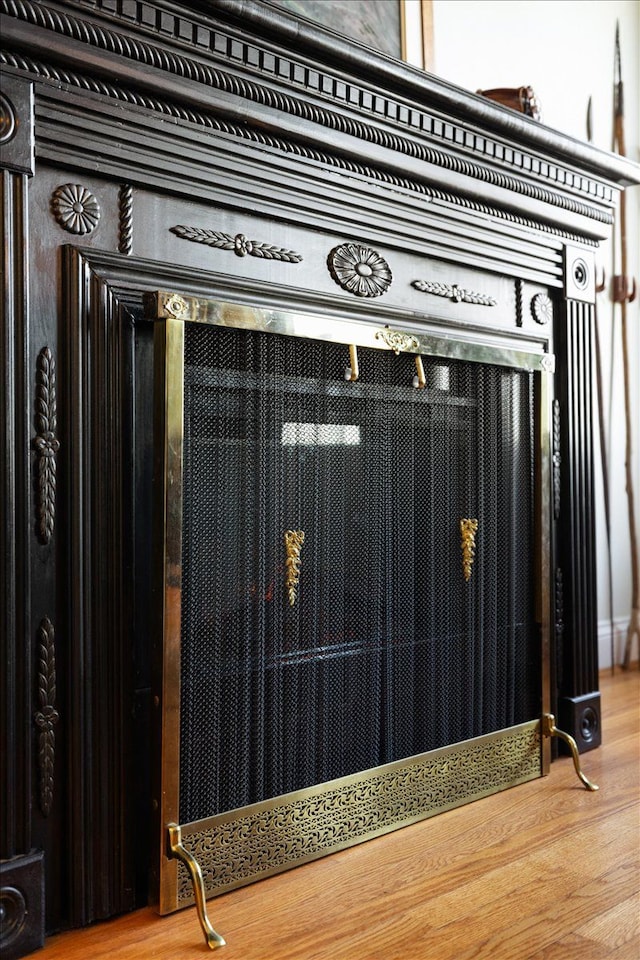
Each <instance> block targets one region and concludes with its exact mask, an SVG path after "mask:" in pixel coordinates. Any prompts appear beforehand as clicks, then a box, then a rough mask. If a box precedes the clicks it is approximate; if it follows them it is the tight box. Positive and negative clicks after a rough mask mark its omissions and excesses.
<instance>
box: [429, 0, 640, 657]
mask: <svg viewBox="0 0 640 960" xmlns="http://www.w3.org/2000/svg"><path fill="white" fill-rule="evenodd" d="M433 21H434V55H435V59H434V65H433V68H432V72H433V73H435V74H437V75H438V76H440V77H442V78H443V79H445V80H449V81H451V82H452V83H455V84H457V85H458V86H460V87H464V88H466V89H467V90H472V91H476V90H478V89H489V88H491V87H519V86H523V85H529V86H531V87H533V89H534V91H535V92H536V95H537V97H538V99H539V100H540V102H541V104H542V121H543V122H544V123H545V124H546V125H547V126H550V127H553V128H555V129H556V130H559V131H561V132H562V133H565V134H567V135H569V136H572V137H575V138H578V139H586V136H587V133H586V115H587V103H588V100H589V97H590V96H591V97H592V104H593V105H592V118H593V119H592V128H593V143H594V145H595V146H597V147H600V148H602V149H604V150H610V149H611V144H612V118H613V81H614V74H613V70H614V42H615V29H616V21H619V23H620V43H621V54H622V72H623V73H622V79H623V82H624V94H625V141H626V154H627V156H628V157H630V158H631V159H633V160H635V161H636V162H638V161H640V139H639V127H640V65H639V60H640V0H608V2H606V3H605V2H604V0H491V2H484V0H433ZM626 205H627V236H628V272H629V274H631V275H632V276H635V277H636V280H637V281H639V282H640V250H639V246H640V245H639V240H640V187H634V188H632V189H631V190H629V191H628V192H627V199H626ZM617 247H619V244H616V243H614V242H608V243H606V244H604V245H603V246H602V247H601V250H600V252H599V254H598V264H599V267H600V268H601V269H602V268H604V270H605V271H606V276H607V278H611V277H612V276H613V274H614V273H615V272H619V269H620V268H619V249H617ZM614 265H615V267H616V268H615V269H614ZM627 316H628V320H627V326H628V329H629V355H630V361H631V393H632V409H633V417H632V422H633V436H632V445H633V454H634V456H633V484H634V493H635V513H636V524H637V526H638V537H639V538H640V451H639V448H640V294H639V297H638V300H636V302H635V303H633V304H631V305H630V306H628V308H627ZM598 325H599V330H600V339H601V345H602V354H603V373H604V389H605V398H606V399H605V408H606V409H605V415H606V418H607V422H606V431H607V444H606V446H607V457H608V463H609V475H610V491H611V492H610V497H611V505H612V517H611V523H612V556H613V617H614V619H615V620H616V624H617V631H616V633H617V636H616V644H615V646H616V649H615V653H614V659H615V662H620V659H621V656H622V650H623V647H624V634H625V632H626V627H627V623H628V620H629V615H630V612H631V572H630V556H631V554H630V540H629V523H628V503H627V497H626V493H625V467H624V461H625V432H624V399H623V392H622V358H621V336H620V308H619V307H615V308H614V307H613V305H612V302H611V299H610V296H609V288H607V290H606V291H605V292H603V293H602V294H600V295H599V297H598ZM594 393H595V389H594ZM593 418H594V419H593V427H594V439H595V442H596V448H595V449H596V457H597V459H596V482H597V490H596V499H597V502H596V509H597V544H598V546H597V567H598V611H599V613H598V616H599V621H600V623H599V634H600V666H601V667H607V666H610V665H611V653H610V641H609V611H610V605H609V589H608V580H609V577H608V563H607V538H606V527H605V522H604V506H603V496H602V482H601V471H600V459H599V456H600V453H599V446H598V421H597V410H596V409H594V412H593ZM632 653H633V657H634V659H635V658H636V657H637V656H638V648H637V646H635V649H634V650H633V651H632Z"/></svg>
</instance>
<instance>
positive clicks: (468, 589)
mask: <svg viewBox="0 0 640 960" xmlns="http://www.w3.org/2000/svg"><path fill="white" fill-rule="evenodd" d="M347 362H348V351H347V348H346V347H344V346H342V345H336V344H330V343H325V342H320V341H312V340H303V339H297V338H294V337H284V336H279V335H276V334H262V333H257V332H250V331H240V330H233V329H224V328H217V327H207V326H201V325H197V324H188V325H187V332H186V360H185V421H184V427H185V459H184V521H183V606H182V676H181V684H182V692H181V769H180V819H181V822H182V823H188V822H191V821H194V820H197V819H200V818H203V817H208V816H212V815H214V814H216V813H219V812H222V811H225V810H231V809H234V808H236V807H241V806H244V805H245V804H248V803H253V802H257V801H260V800H263V799H266V798H269V797H273V796H277V795H279V794H283V793H288V792H289V791H292V790H297V789H302V788H304V787H307V786H310V785H313V784H316V783H322V782H325V781H327V780H330V779H333V778H335V777H340V776H345V775H348V774H351V773H355V772H357V771H360V770H365V769H368V768H370V767H376V766H378V765H380V764H382V763H387V762H389V761H392V760H397V759H402V758H404V757H408V756H412V755H414V754H417V753H422V752H424V751H427V750H431V749H434V748H437V747H440V746H443V745H446V744H449V743H455V742H459V741H462V740H466V739H468V738H470V737H475V736H479V735H482V734H486V733H489V732H491V731H494V730H499V729H502V728H505V727H508V726H511V725H512V724H515V723H520V722H523V721H526V720H531V719H534V718H535V717H537V716H539V712H540V703H539V686H540V684H539V665H538V656H537V629H536V626H535V623H534V601H533V594H534V574H533V568H534V548H533V546H534V545H533V520H532V518H533V471H534V450H533V436H534V431H533V377H532V375H531V374H528V373H525V372H522V371H515V370H512V369H508V368H505V367H497V366H488V365H481V364H475V363H462V362H458V361H444V360H440V359H430V358H424V366H425V372H426V377H427V387H426V388H425V389H415V388H414V387H413V386H412V378H413V374H414V372H415V368H414V358H413V357H412V356H411V355H409V354H403V355H401V356H399V357H396V356H395V355H394V354H393V353H391V352H388V351H382V350H364V349H361V350H360V379H359V380H358V381H357V382H355V383H348V382H345V379H344V370H345V366H346V364H347ZM300 425H306V426H300ZM461 517H473V518H477V519H478V524H479V526H478V533H477V545H476V558H475V563H474V566H473V570H472V574H471V578H470V580H469V581H468V582H466V581H465V579H464V577H463V574H462V555H461V547H460V529H459V521H460V518H461ZM288 529H293V530H303V531H304V533H305V542H304V545H303V547H302V552H301V559H302V563H301V573H300V583H299V587H298V597H297V601H296V603H295V605H294V606H290V605H289V602H288V597H287V590H286V587H285V547H284V531H285V530H288Z"/></svg>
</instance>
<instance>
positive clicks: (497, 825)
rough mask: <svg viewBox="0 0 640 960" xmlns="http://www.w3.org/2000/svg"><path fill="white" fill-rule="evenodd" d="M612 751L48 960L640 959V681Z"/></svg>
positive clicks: (632, 682)
mask: <svg viewBox="0 0 640 960" xmlns="http://www.w3.org/2000/svg"><path fill="white" fill-rule="evenodd" d="M601 689H602V701H603V714H604V724H603V726H604V745H603V746H602V747H601V748H600V749H599V750H595V751H593V752H591V753H587V754H585V755H583V758H582V760H583V766H584V768H585V772H586V773H587V775H588V776H589V777H590V778H591V779H592V780H595V782H596V783H598V784H599V785H600V790H599V792H598V793H588V792H587V791H586V790H584V789H583V788H582V786H581V785H580V783H579V781H578V780H577V779H576V777H575V775H574V771H573V766H572V763H571V760H570V758H563V759H561V760H558V761H557V762H556V763H554V764H553V765H552V768H551V775H550V776H549V777H546V778H544V779H540V780H536V781H534V782H532V783H527V784H524V785H522V786H518V787H515V788H514V789H512V790H507V791H505V792H504V793H501V794H498V795H497V796H494V797H490V798H488V799H485V800H480V801H477V802H476V803H473V804H469V805H467V806H465V807H462V808H461V809H458V810H454V811H451V812H449V813H444V814H441V815H440V816H438V817H435V818H433V819H431V820H427V821H424V822H422V823H421V824H418V825H416V826H411V827H407V828H405V829H403V830H399V831H397V832H396V833H393V834H390V835H388V836H386V837H382V838H380V839H376V840H372V841H369V842H368V843H365V844H362V845H361V846H358V847H353V848H351V849H350V850H347V851H344V852H342V853H338V854H335V855H334V856H331V857H327V858H325V859H324V860H318V861H316V862H315V863H312V864H308V865H306V866H303V867H299V868H297V869H295V870H292V871H290V872H289V873H286V874H281V875H280V876H278V877H273V878H271V879H268V880H263V881H261V882H260V883H256V884H253V885H252V886H250V887H245V888H243V889H241V890H237V891H234V892H233V893H230V894H226V895H225V896H222V897H218V898H217V899H215V900H210V901H209V904H208V909H209V915H210V918H211V921H212V923H213V925H214V926H215V928H216V929H217V930H218V932H219V933H221V934H222V935H223V936H224V937H225V939H226V941H227V946H226V947H223V948H222V949H221V950H219V951H216V953H215V954H211V952H210V951H209V950H208V949H207V947H206V945H205V944H204V940H203V939H202V937H201V933H200V927H199V925H198V922H197V919H196V915H195V911H194V910H193V909H188V910H185V911H182V912H181V913H179V914H174V915H172V916H170V917H164V918H160V917H158V916H156V915H155V914H154V913H153V912H152V911H150V910H142V911H139V912H137V913H134V914H129V915H128V916H125V917H120V918H118V919H116V920H113V921H109V922H108V923H103V924H99V925H97V926H95V927H92V928H89V929H85V930H82V931H76V932H71V933H65V934H60V935H58V936H55V937H51V938H50V939H49V940H48V941H47V944H46V946H45V949H44V950H43V951H39V952H38V953H37V954H36V955H34V956H37V958H38V960H111V958H118V960H196V958H197V957H205V956H216V957H220V960H378V958H380V960H382V958H384V960H471V958H474V960H477V958H491V960H602V958H605V957H611V958H613V960H640V802H639V800H640V763H639V760H640V751H639V730H640V722H639V721H640V718H639V712H640V711H639V704H640V671H639V670H638V669H637V666H636V668H635V669H632V670H631V671H629V672H628V673H623V672H621V671H618V672H617V673H616V675H615V677H611V675H610V674H603V676H602V686H601Z"/></svg>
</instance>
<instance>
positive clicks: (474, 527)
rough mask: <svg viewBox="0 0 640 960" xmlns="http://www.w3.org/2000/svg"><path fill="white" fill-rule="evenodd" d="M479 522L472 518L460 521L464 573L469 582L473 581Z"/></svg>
mask: <svg viewBox="0 0 640 960" xmlns="http://www.w3.org/2000/svg"><path fill="white" fill-rule="evenodd" d="M477 532H478V521H477V520H475V519H473V518H471V517H463V518H462V519H461V520H460V545H461V547H462V573H463V576H464V578H465V580H466V581H467V582H468V581H469V580H470V579H471V568H472V567H473V561H474V559H475V555H476V533H477Z"/></svg>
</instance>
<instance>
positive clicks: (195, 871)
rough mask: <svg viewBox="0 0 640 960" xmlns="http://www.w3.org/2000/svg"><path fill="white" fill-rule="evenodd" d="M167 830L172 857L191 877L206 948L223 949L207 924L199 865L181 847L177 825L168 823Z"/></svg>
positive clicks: (221, 938) (180, 832) (219, 940)
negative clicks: (183, 866)
mask: <svg viewBox="0 0 640 960" xmlns="http://www.w3.org/2000/svg"><path fill="white" fill-rule="evenodd" d="M168 830H169V846H170V847H171V853H172V854H173V855H174V857H176V858H177V859H178V860H181V861H182V863H184V865H185V867H186V868H187V870H188V871H189V875H190V876H191V883H192V884H193V893H194V896H195V898H196V911H197V914H198V920H199V921H200V926H201V927H202V932H203V933H204V938H205V940H206V941H207V946H208V947H209V949H210V950H217V948H218V947H224V945H225V942H226V941H225V940H224V939H223V937H221V936H220V934H219V933H216V931H215V930H214V929H213V927H212V926H211V923H210V922H209V917H208V916H207V906H206V895H205V892H204V880H203V879H202V870H201V869H200V864H199V863H198V861H197V860H196V858H195V857H194V856H193V855H192V854H191V853H189V851H188V850H186V849H185V848H184V847H183V846H182V831H181V829H180V827H179V826H178V824H177V823H170V824H169V825H168Z"/></svg>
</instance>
